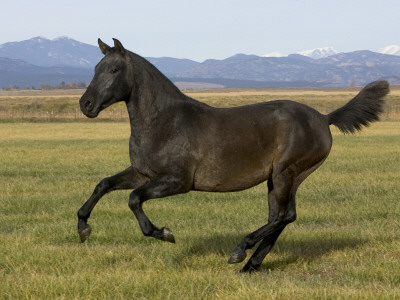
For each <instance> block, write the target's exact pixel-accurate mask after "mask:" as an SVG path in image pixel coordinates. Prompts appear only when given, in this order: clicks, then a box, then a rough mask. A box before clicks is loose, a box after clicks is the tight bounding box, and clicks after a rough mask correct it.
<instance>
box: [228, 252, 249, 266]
mask: <svg viewBox="0 0 400 300" xmlns="http://www.w3.org/2000/svg"><path fill="white" fill-rule="evenodd" d="M246 256H247V254H246V252H238V253H236V252H233V253H232V255H231V257H229V259H228V264H237V263H240V262H242V261H244V259H245V258H246Z"/></svg>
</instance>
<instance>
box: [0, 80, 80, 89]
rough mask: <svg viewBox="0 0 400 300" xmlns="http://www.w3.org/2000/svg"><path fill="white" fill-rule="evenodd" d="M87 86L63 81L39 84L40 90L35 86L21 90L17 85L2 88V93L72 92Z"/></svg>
mask: <svg viewBox="0 0 400 300" xmlns="http://www.w3.org/2000/svg"><path fill="white" fill-rule="evenodd" d="M86 88H87V84H86V83H85V82H71V83H66V82H64V81H62V82H60V83H59V84H57V85H52V84H48V83H41V84H40V88H36V87H35V86H32V87H30V86H25V87H24V88H21V87H20V86H19V85H17V84H13V85H8V86H3V87H2V90H3V91H17V90H74V89H86Z"/></svg>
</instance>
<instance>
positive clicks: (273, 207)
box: [241, 158, 325, 272]
mask: <svg viewBox="0 0 400 300" xmlns="http://www.w3.org/2000/svg"><path fill="white" fill-rule="evenodd" d="M324 161H325V158H323V159H322V160H321V161H319V162H318V163H316V164H315V165H313V166H312V167H311V168H309V169H307V170H305V171H303V172H302V173H300V174H299V175H297V176H296V177H295V178H294V180H293V181H290V180H289V181H288V182H287V183H288V184H287V185H288V187H289V186H291V187H290V190H287V191H289V192H288V194H285V193H283V194H282V193H281V191H279V190H276V189H275V187H274V185H273V183H272V180H270V181H269V182H268V190H269V193H268V203H269V219H268V224H270V223H274V222H277V220H278V222H279V223H280V224H281V225H280V226H279V227H277V229H275V230H274V231H273V232H272V233H271V234H269V235H268V234H266V233H265V232H262V229H263V228H264V227H266V226H268V224H267V225H266V226H264V227H261V228H260V229H259V230H257V231H255V232H254V233H257V232H258V231H261V232H259V234H258V237H257V236H255V237H253V241H252V243H251V244H250V246H251V245H255V242H256V240H257V241H258V240H259V237H260V236H261V235H265V238H262V242H261V243H260V245H259V246H258V247H257V249H256V251H255V252H254V253H253V255H252V256H251V258H250V259H249V260H248V262H247V263H246V264H245V266H244V267H243V268H242V270H241V272H253V271H256V270H257V269H258V268H259V267H260V266H261V263H262V261H263V260H264V258H265V257H266V256H267V254H268V253H269V252H270V251H271V249H272V247H273V246H274V244H275V242H276V240H277V239H278V237H279V235H280V234H281V233H282V231H283V229H284V228H285V227H286V225H288V224H289V223H291V222H293V221H295V219H296V200H295V198H296V192H297V189H298V187H299V185H300V184H301V183H302V182H303V181H304V180H305V179H306V178H307V177H308V176H309V175H310V174H311V173H312V172H314V171H315V170H316V169H317V168H318V167H319V166H320V165H321V164H322V163H323V162H324ZM276 179H277V178H276ZM290 182H292V183H291V184H290ZM283 190H285V189H283ZM285 195H286V196H285ZM285 199H287V200H285ZM277 204H278V205H277ZM282 204H283V205H282ZM282 216H283V217H282ZM249 236H251V234H250V235H249Z"/></svg>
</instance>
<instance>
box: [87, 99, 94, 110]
mask: <svg viewBox="0 0 400 300" xmlns="http://www.w3.org/2000/svg"><path fill="white" fill-rule="evenodd" d="M93 107H94V105H93V102H92V101H90V100H86V102H85V108H86V110H88V111H91V110H92V109H93Z"/></svg>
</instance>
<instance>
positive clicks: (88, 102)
mask: <svg viewBox="0 0 400 300" xmlns="http://www.w3.org/2000/svg"><path fill="white" fill-rule="evenodd" d="M79 105H80V107H81V111H82V113H83V114H84V115H85V116H86V117H88V118H95V117H97V116H98V114H99V109H97V108H96V106H95V102H94V100H93V99H91V98H87V97H85V95H83V96H82V98H81V99H80V100H79Z"/></svg>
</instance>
